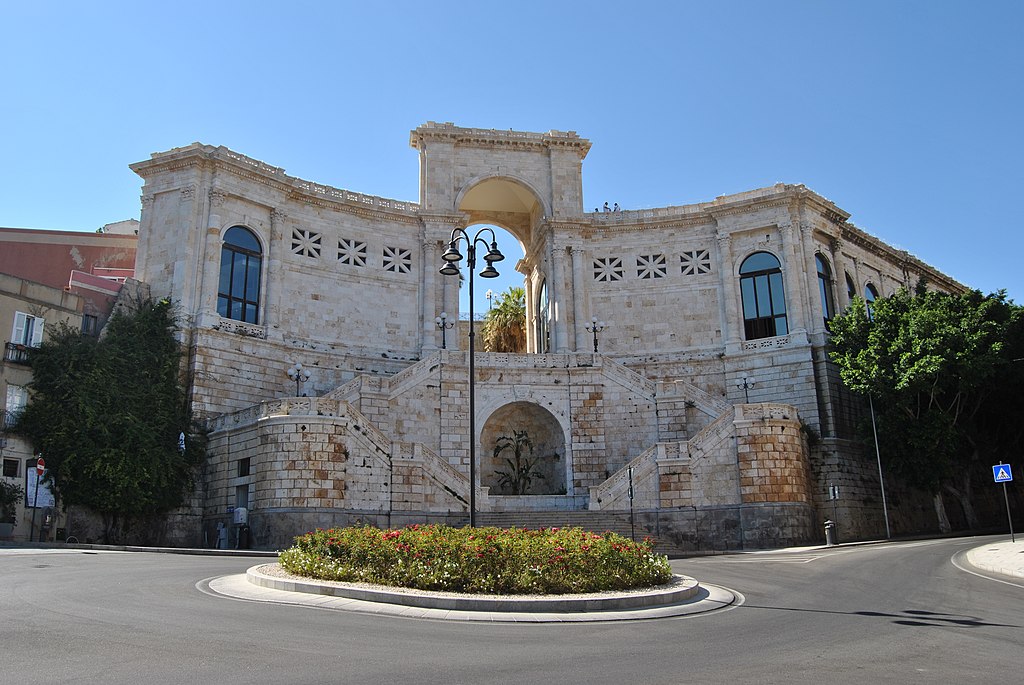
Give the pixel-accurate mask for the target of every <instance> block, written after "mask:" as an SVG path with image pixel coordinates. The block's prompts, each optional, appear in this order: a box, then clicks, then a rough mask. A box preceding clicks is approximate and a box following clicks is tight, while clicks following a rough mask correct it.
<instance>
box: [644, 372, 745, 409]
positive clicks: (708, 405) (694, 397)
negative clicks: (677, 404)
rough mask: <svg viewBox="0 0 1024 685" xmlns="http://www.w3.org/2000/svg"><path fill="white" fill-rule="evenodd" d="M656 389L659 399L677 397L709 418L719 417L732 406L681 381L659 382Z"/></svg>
mask: <svg viewBox="0 0 1024 685" xmlns="http://www.w3.org/2000/svg"><path fill="white" fill-rule="evenodd" d="M657 388H658V396H659V397H666V396H668V397H679V398H682V399H683V400H686V401H689V402H693V403H694V405H696V406H697V407H698V408H699V409H700V410H701V411H703V412H705V413H706V414H710V415H711V416H719V415H720V414H721V413H722V412H726V411H729V407H730V406H732V405H730V404H729V403H728V402H726V401H724V400H721V399H719V398H717V397H715V396H714V395H712V394H711V393H708V392H705V391H704V390H701V389H700V388H698V387H697V386H695V385H694V384H692V383H688V382H686V381H682V380H676V381H667V382H660V383H658V384H657Z"/></svg>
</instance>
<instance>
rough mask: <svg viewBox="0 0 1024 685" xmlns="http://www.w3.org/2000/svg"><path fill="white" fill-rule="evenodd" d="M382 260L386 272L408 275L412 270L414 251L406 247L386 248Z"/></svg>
mask: <svg viewBox="0 0 1024 685" xmlns="http://www.w3.org/2000/svg"><path fill="white" fill-rule="evenodd" d="M381 258H382V259H383V264H384V270H385V271H391V272H392V273H399V274H407V273H409V272H410V271H411V270H412V251H411V250H407V249H405V248H404V247H385V248H384V252H383V253H382V255H381Z"/></svg>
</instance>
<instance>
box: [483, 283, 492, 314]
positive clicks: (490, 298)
mask: <svg viewBox="0 0 1024 685" xmlns="http://www.w3.org/2000/svg"><path fill="white" fill-rule="evenodd" d="M484 297H486V298H487V311H491V304H493V303H492V302H491V300H492V299H493V298H494V291H493V290H491V289H490V288H488V289H487V292H485V293H484Z"/></svg>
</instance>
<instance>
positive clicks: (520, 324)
mask: <svg viewBox="0 0 1024 685" xmlns="http://www.w3.org/2000/svg"><path fill="white" fill-rule="evenodd" d="M481 333H482V334H483V337H484V349H485V350H487V351H488V352H526V291H525V290H523V289H522V288H519V287H515V286H513V287H511V288H509V289H508V290H507V291H506V292H504V293H501V294H499V295H498V296H497V304H496V305H495V306H494V307H492V308H491V309H490V311H488V312H487V318H486V319H485V320H484V325H483V329H482V330H481Z"/></svg>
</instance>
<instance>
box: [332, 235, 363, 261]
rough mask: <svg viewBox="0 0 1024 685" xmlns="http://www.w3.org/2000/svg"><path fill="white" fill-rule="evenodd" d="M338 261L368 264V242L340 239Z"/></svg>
mask: <svg viewBox="0 0 1024 685" xmlns="http://www.w3.org/2000/svg"><path fill="white" fill-rule="evenodd" d="M338 261H339V262H341V263H342V264H347V265H349V266H366V243H364V242H363V241H361V240H353V239H350V238H342V239H341V240H339V241H338Z"/></svg>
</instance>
